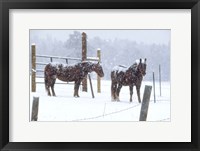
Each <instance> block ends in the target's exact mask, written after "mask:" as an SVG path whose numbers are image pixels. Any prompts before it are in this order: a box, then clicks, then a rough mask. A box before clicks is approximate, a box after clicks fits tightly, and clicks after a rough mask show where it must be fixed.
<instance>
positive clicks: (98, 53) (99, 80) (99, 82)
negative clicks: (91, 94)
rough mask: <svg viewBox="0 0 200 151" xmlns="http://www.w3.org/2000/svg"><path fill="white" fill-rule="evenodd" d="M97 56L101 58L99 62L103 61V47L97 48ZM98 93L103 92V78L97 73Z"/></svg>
mask: <svg viewBox="0 0 200 151" xmlns="http://www.w3.org/2000/svg"><path fill="white" fill-rule="evenodd" d="M97 57H98V58H99V62H101V49H100V48H98V49H97ZM97 93H101V78H100V77H99V76H98V75H97Z"/></svg>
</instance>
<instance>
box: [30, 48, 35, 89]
mask: <svg viewBox="0 0 200 151" xmlns="http://www.w3.org/2000/svg"><path fill="white" fill-rule="evenodd" d="M31 51H32V70H31V71H32V74H31V80H32V89H31V91H32V92H36V56H35V55H36V46H35V44H32V45H31Z"/></svg>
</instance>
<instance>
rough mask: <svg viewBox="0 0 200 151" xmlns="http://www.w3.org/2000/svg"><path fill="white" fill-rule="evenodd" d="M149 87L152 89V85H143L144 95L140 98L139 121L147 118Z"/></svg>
mask: <svg viewBox="0 0 200 151" xmlns="http://www.w3.org/2000/svg"><path fill="white" fill-rule="evenodd" d="M151 89H152V86H149V85H145V89H144V96H143V99H142V106H141V110H140V121H146V119H147V113H148V108H149V100H150V96H151Z"/></svg>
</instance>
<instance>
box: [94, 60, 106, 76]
mask: <svg viewBox="0 0 200 151" xmlns="http://www.w3.org/2000/svg"><path fill="white" fill-rule="evenodd" d="M92 70H93V71H95V72H96V73H97V74H98V76H100V77H103V76H104V72H103V68H102V66H101V65H100V63H99V62H98V63H97V64H93V66H92Z"/></svg>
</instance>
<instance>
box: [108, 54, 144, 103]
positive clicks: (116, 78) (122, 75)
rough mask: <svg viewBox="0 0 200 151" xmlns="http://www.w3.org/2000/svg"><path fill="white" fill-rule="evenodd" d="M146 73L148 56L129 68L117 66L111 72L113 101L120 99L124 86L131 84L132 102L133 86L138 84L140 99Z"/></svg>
mask: <svg viewBox="0 0 200 151" xmlns="http://www.w3.org/2000/svg"><path fill="white" fill-rule="evenodd" d="M145 74H146V58H145V59H144V60H142V59H140V61H139V62H135V63H134V64H133V65H132V66H130V67H129V68H126V67H124V66H116V67H114V68H113V70H112V72H111V81H112V83H111V96H112V101H119V93H120V90H121V88H122V86H129V89H130V102H132V95H133V86H136V90H137V96H138V101H139V103H141V99H140V87H141V83H142V80H143V76H144V75H145Z"/></svg>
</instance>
